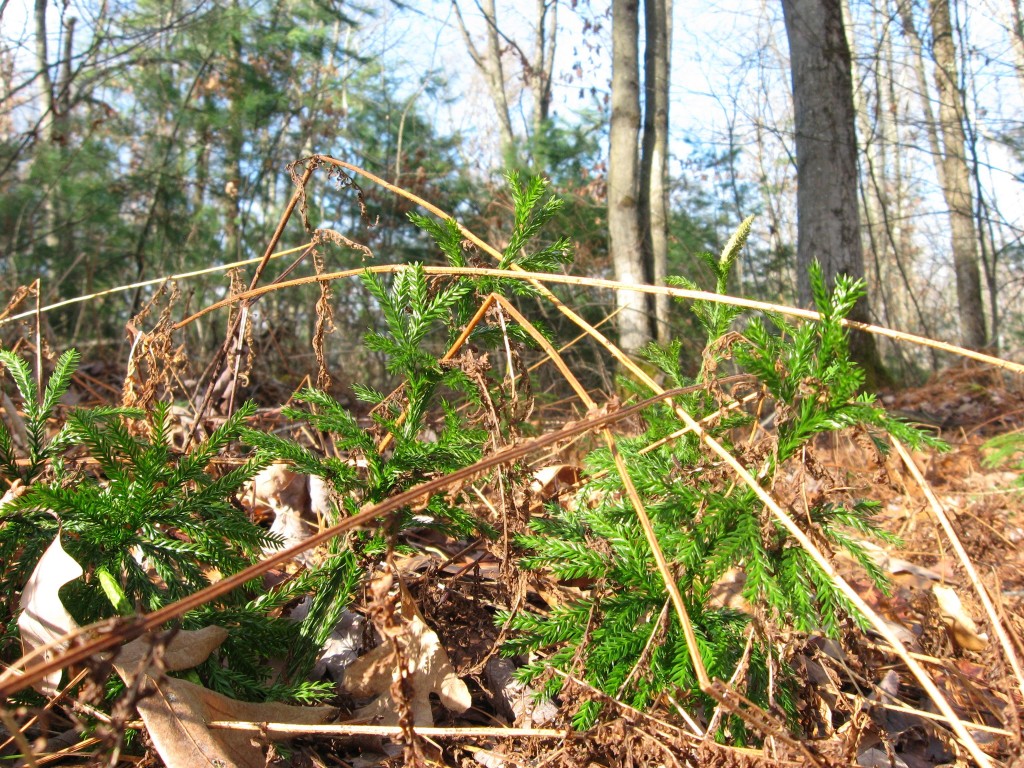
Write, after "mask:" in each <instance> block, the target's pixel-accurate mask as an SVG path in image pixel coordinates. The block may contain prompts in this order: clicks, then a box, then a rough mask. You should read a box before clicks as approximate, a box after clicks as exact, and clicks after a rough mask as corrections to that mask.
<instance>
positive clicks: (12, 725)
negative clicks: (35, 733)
mask: <svg viewBox="0 0 1024 768" xmlns="http://www.w3.org/2000/svg"><path fill="white" fill-rule="evenodd" d="M0 722H2V723H3V724H4V728H6V729H7V732H8V733H9V734H11V738H12V739H14V743H15V744H17V745H18V749H20V750H21V757H22V759H24V761H25V762H26V763H28V765H29V766H32V767H33V768H34V766H36V765H37V763H36V756H35V753H34V752H33V751H32V745H31V744H29V743H28V739H26V738H25V734H24V733H22V732H21V729H20V728H18V724H17V723H16V722H14V717H12V716H11V713H10V712H9V711H7V710H6V709H4V708H3V707H0Z"/></svg>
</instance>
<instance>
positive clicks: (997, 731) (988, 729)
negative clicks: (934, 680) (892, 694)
mask: <svg viewBox="0 0 1024 768" xmlns="http://www.w3.org/2000/svg"><path fill="white" fill-rule="evenodd" d="M843 696H844V697H845V698H847V699H849V700H850V701H854V702H855V701H858V700H860V698H861V697H860V696H858V695H857V694H854V693H844V694H843ZM871 706H872V707H881V708H882V709H889V710H892V711H893V712H903V713H905V714H908V715H916V716H917V717H923V718H925V719H927V720H934V721H935V722H937V723H947V724H948V723H949V720H948V719H946V718H945V717H943V716H942V715H937V714H935V713H934V712H927V711H925V710H923V709H914V708H913V707H908V706H906V705H905V704H891V703H888V702H885V701H872V702H871ZM964 725H965V726H967V727H968V728H970V729H971V730H972V731H981V732H983V733H991V734H993V735H995V736H1005V737H1007V738H1013V737H1014V736H1016V735H1017V734H1015V733H1014V732H1013V731H1008V730H1006V729H1005V728H997V727H996V726H994V725H983V724H982V723H964Z"/></svg>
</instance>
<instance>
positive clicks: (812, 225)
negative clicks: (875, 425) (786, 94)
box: [782, 0, 886, 386]
mask: <svg viewBox="0 0 1024 768" xmlns="http://www.w3.org/2000/svg"><path fill="white" fill-rule="evenodd" d="M782 10H783V15H784V17H785V23H786V36H787V37H788V39H789V55H790V73H791V76H792V83H793V115H794V127H795V134H796V136H795V139H796V141H795V143H796V163H797V241H798V242H797V288H798V291H799V297H800V302H801V303H802V304H804V305H810V304H811V302H812V297H811V281H810V272H809V269H810V265H811V264H812V262H814V261H815V260H817V261H818V262H819V263H820V264H821V267H822V273H823V274H824V277H825V280H826V284H827V285H831V284H832V283H833V282H834V280H835V278H836V277H837V276H838V275H842V274H845V275H848V276H850V277H852V278H863V277H864V255H863V247H862V245H861V239H860V213H859V209H858V204H857V188H858V173H857V135H856V127H855V126H856V114H855V112H854V106H853V80H852V74H851V60H850V48H849V45H848V44H847V41H846V33H845V30H844V28H843V11H842V5H841V2H840V0H783V1H782ZM850 317H851V319H854V320H862V321H867V320H868V317H869V312H868V304H867V301H864V300H862V301H860V302H858V304H857V306H856V307H854V309H853V311H852V312H851V313H850ZM851 351H852V353H853V354H854V356H855V358H856V359H857V360H858V362H860V364H861V365H862V366H863V367H864V370H865V374H866V376H867V381H868V384H869V386H877V385H879V384H880V383H882V382H883V381H884V380H885V378H886V375H885V372H884V370H883V369H882V366H881V363H880V361H879V359H878V352H877V350H876V348H875V344H874V339H873V337H871V336H869V335H868V334H854V335H852V336H851Z"/></svg>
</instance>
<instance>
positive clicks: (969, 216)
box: [929, 0, 988, 349]
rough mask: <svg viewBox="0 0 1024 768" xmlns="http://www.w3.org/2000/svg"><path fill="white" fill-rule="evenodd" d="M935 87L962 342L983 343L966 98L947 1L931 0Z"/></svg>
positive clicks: (975, 345)
mask: <svg viewBox="0 0 1024 768" xmlns="http://www.w3.org/2000/svg"><path fill="white" fill-rule="evenodd" d="M929 8H930V10H931V27H932V53H933V55H934V57H935V86H936V88H937V89H938V93H939V128H940V129H941V131H942V149H943V153H942V155H941V157H939V158H937V161H938V163H939V164H941V165H942V179H943V184H942V194H943V195H944V197H945V199H946V205H947V206H949V229H950V241H951V245H952V249H953V269H954V271H955V273H956V294H957V303H958V307H959V312H960V335H961V338H962V340H963V344H964V346H967V347H971V348H973V349H982V348H984V347H985V345H986V343H987V341H988V339H987V337H986V334H985V313H984V306H983V304H982V301H981V270H980V268H979V266H978V235H977V231H976V229H975V226H974V206H973V203H972V197H971V172H970V169H969V168H968V166H967V155H966V146H967V136H966V135H965V133H964V110H963V99H962V96H961V93H960V82H959V75H958V72H957V70H958V68H957V62H956V46H955V45H954V43H953V28H952V24H951V23H950V17H949V2H948V0H929Z"/></svg>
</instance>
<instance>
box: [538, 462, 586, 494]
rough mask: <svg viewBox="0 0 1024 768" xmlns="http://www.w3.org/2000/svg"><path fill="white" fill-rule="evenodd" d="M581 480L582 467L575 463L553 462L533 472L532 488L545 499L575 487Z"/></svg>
mask: <svg viewBox="0 0 1024 768" xmlns="http://www.w3.org/2000/svg"><path fill="white" fill-rule="evenodd" d="M579 481H580V468H579V467H577V466H575V465H574V464H552V465H551V466H548V467H541V468H540V469H538V470H537V471H536V472H534V473H533V482H532V483H531V484H530V488H531V489H532V490H533V492H534V493H536V494H538V495H540V496H541V498H544V499H550V498H552V497H553V496H557V495H558V494H559V493H561V492H562V491H565V490H569V489H571V488H575V487H576V485H577V483H579Z"/></svg>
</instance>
